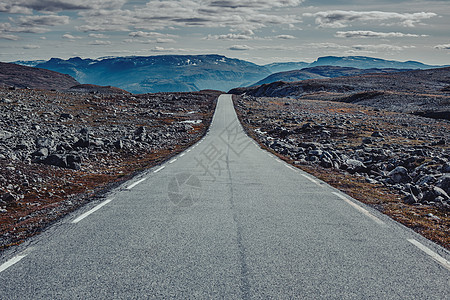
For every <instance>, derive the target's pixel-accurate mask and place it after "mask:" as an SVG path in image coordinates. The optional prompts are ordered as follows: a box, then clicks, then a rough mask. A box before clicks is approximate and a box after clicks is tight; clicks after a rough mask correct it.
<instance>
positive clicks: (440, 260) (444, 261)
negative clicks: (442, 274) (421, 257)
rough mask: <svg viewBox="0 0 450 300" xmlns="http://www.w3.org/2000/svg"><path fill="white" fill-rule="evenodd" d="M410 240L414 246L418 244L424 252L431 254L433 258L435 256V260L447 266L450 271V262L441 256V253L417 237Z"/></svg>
mask: <svg viewBox="0 0 450 300" xmlns="http://www.w3.org/2000/svg"><path fill="white" fill-rule="evenodd" d="M408 242H410V243H411V244H413V245H414V246H416V247H417V248H419V249H420V250H422V251H423V252H425V253H426V254H428V255H429V256H431V258H433V259H434V260H435V261H437V262H438V263H440V264H441V265H442V266H443V267H444V268H446V269H447V270H449V271H450V262H449V261H448V260H446V259H445V258H443V257H442V256H440V255H439V254H437V253H436V252H434V251H433V250H431V249H430V248H428V247H427V246H425V245H423V244H421V243H420V242H418V241H416V240H415V239H408Z"/></svg>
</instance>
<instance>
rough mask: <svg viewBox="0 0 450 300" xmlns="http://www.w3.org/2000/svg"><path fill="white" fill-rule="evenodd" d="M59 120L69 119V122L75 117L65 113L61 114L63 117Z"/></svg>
mask: <svg viewBox="0 0 450 300" xmlns="http://www.w3.org/2000/svg"><path fill="white" fill-rule="evenodd" d="M59 118H60V119H68V120H72V119H73V116H72V115H71V114H67V113H64V114H61V115H60V116H59Z"/></svg>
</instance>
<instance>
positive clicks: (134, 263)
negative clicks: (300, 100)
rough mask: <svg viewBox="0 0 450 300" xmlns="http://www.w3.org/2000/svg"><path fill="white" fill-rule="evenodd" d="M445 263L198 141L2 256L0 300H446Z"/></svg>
mask: <svg viewBox="0 0 450 300" xmlns="http://www.w3.org/2000/svg"><path fill="white" fill-rule="evenodd" d="M449 259H450V255H449V252H448V251H446V250H445V249H443V248H442V247H439V246H437V245H436V244H434V243H432V242H429V241H428V240H426V239H424V238H422V237H421V236H419V235H417V234H415V233H414V232H413V231H412V230H410V229H407V228H405V227H403V226H402V225H399V224H398V223H396V222H394V221H392V220H391V219H389V218H388V217H386V216H384V215H382V214H380V213H378V212H377V211H375V210H373V209H371V208H369V207H367V206H365V205H364V204H361V203H359V202H357V201H355V200H353V199H352V198H350V197H349V196H347V195H345V194H343V193H341V192H339V191H337V190H335V189H333V188H332V187H330V186H328V185H326V184H324V183H323V182H321V181H320V180H318V179H316V178H313V177H312V176H310V175H308V174H306V173H304V172H302V171H300V170H298V169H296V168H294V167H291V166H289V165H288V164H286V163H285V162H283V161H281V160H279V159H278V158H276V157H274V156H273V155H272V154H270V153H268V152H266V151H264V150H261V149H260V148H259V146H257V145H256V144H255V143H254V142H253V141H252V140H251V139H250V138H248V137H247V136H246V135H245V134H244V132H243V131H242V128H241V126H240V124H239V122H238V120H237V117H236V113H235V111H234V108H233V104H232V101H231V96H230V95H222V96H221V97H220V98H219V101H218V105H217V109H216V112H215V115H214V119H213V123H212V125H211V128H210V130H209V133H208V134H207V135H206V137H205V138H204V139H203V140H202V141H200V142H199V143H197V144H196V145H194V146H193V147H191V148H190V149H188V150H187V151H185V152H183V153H181V154H179V155H178V156H176V157H174V158H173V159H171V160H169V161H167V162H165V163H164V164H162V165H160V166H156V167H154V168H152V169H149V170H148V171H146V172H144V173H143V174H140V175H139V176H138V177H136V178H133V179H132V180H131V181H130V182H127V183H125V184H123V185H122V186H121V187H119V188H117V189H115V190H112V191H111V192H109V193H108V194H107V195H105V198H104V199H100V200H98V201H97V200H96V201H94V202H92V203H90V204H89V205H86V206H85V207H83V208H81V209H80V210H78V211H76V212H74V213H73V214H71V215H69V216H67V217H65V218H64V219H62V220H61V221H59V222H58V223H57V224H55V225H54V226H52V227H51V228H49V229H48V230H46V231H45V232H44V233H43V234H41V235H39V236H38V237H35V238H32V239H31V240H30V241H29V242H27V243H25V244H23V245H21V246H19V247H15V248H12V249H10V250H8V251H5V253H4V254H3V256H2V257H1V258H0V299H448V296H449V295H450V265H449Z"/></svg>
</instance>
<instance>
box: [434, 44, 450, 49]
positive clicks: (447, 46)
mask: <svg viewBox="0 0 450 300" xmlns="http://www.w3.org/2000/svg"><path fill="white" fill-rule="evenodd" d="M434 48H435V49H440V50H450V44H442V45H436V46H434Z"/></svg>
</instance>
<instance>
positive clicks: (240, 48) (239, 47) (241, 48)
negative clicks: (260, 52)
mask: <svg viewBox="0 0 450 300" xmlns="http://www.w3.org/2000/svg"><path fill="white" fill-rule="evenodd" d="M250 49H252V48H251V47H250V46H247V45H234V46H231V47H230V48H228V50H233V51H247V50H250Z"/></svg>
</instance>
